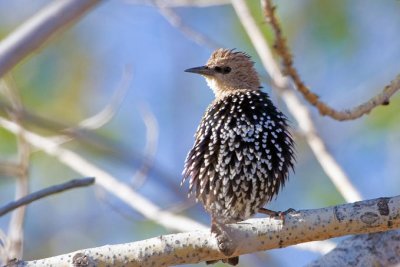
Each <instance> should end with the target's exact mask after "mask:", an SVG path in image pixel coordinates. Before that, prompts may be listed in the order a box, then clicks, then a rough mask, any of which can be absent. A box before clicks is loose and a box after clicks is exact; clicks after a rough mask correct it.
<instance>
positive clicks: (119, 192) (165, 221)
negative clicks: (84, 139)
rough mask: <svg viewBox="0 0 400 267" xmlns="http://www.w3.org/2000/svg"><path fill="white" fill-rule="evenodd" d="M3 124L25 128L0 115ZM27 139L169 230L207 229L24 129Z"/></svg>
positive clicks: (17, 131)
mask: <svg viewBox="0 0 400 267" xmlns="http://www.w3.org/2000/svg"><path fill="white" fill-rule="evenodd" d="M0 126H1V127H3V128H4V129H7V130H8V131H10V132H12V133H14V134H18V133H19V132H21V131H22V130H23V129H22V128H21V126H19V125H17V124H15V123H13V122H11V121H9V120H7V119H4V118H2V117H0ZM24 138H25V140H26V141H27V142H29V144H31V145H32V146H34V147H36V148H38V149H41V150H43V151H44V152H45V153H47V154H48V155H51V156H53V157H55V158H56V159H57V160H58V161H59V162H61V163H63V164H65V165H67V166H69V167H70V168H72V169H73V170H74V171H76V172H77V173H80V174H82V175H84V176H88V175H91V176H95V177H96V184H97V185H99V186H101V187H102V188H104V189H105V190H106V191H108V192H109V193H111V194H114V195H115V196H116V197H118V198H119V199H121V200H122V201H124V202H125V203H126V204H128V205H129V206H130V207H132V208H133V209H135V210H136V211H138V212H139V213H141V214H142V215H143V216H145V217H146V218H148V219H151V220H153V221H154V222H156V223H158V224H160V225H162V226H164V227H166V228H168V229H173V230H178V231H192V230H197V229H204V228H205V226H204V225H202V224H200V223H198V222H196V221H194V220H191V219H189V218H186V217H183V216H179V215H175V214H172V213H169V212H166V211H163V210H162V209H161V208H160V207H158V206H157V205H155V204H154V203H152V202H151V201H150V200H148V199H146V198H145V197H143V196H141V195H140V194H138V193H136V192H135V191H134V190H132V189H131V188H130V187H129V186H127V185H126V184H124V183H122V182H120V181H118V180H117V179H116V178H115V177H113V176H112V175H111V174H109V173H107V172H106V171H104V170H102V169H101V168H99V167H97V166H95V165H94V164H92V163H90V162H89V161H88V160H86V159H84V158H83V157H81V156H80V155H78V154H77V153H75V152H72V151H70V150H68V149H65V148H62V147H60V146H59V145H58V144H57V143H54V142H53V141H51V140H49V139H47V138H45V137H42V136H40V135H38V134H35V133H33V132H30V131H27V130H24Z"/></svg>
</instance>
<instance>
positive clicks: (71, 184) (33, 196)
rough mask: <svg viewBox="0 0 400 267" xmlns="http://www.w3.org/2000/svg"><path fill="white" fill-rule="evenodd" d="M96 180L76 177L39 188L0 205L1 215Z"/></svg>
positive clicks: (87, 184)
mask: <svg viewBox="0 0 400 267" xmlns="http://www.w3.org/2000/svg"><path fill="white" fill-rule="evenodd" d="M94 181H95V179H94V178H84V179H74V180H71V181H68V182H66V183H62V184H58V185H53V186H50V187H48V188H44V189H42V190H39V191H37V192H34V193H30V194H29V195H26V196H24V197H22V198H20V199H18V200H16V201H13V202H11V203H8V204H7V205H5V206H3V207H0V216H3V215H4V214H6V213H8V212H10V211H12V210H14V209H16V208H18V207H21V206H24V205H27V204H29V203H32V202H33V201H36V200H39V199H42V198H44V197H47V196H50V195H53V194H57V193H60V192H63V191H66V190H69V189H73V188H77V187H84V186H89V185H92V184H93V183H94Z"/></svg>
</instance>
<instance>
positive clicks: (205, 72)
mask: <svg viewBox="0 0 400 267" xmlns="http://www.w3.org/2000/svg"><path fill="white" fill-rule="evenodd" d="M185 72H191V73H197V74H200V75H206V76H210V75H213V74H214V70H213V69H210V68H209V67H207V66H201V67H196V68H191V69H187V70H185Z"/></svg>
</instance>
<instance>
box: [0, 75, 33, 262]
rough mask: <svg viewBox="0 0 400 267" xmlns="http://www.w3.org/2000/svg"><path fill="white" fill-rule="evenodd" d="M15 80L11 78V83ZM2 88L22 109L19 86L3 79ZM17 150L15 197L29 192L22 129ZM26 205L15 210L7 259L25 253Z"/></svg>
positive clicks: (14, 107)
mask: <svg viewBox="0 0 400 267" xmlns="http://www.w3.org/2000/svg"><path fill="white" fill-rule="evenodd" d="M12 82H13V80H12V79H9V83H12ZM1 89H2V92H3V94H4V95H5V97H6V98H8V100H9V101H10V102H11V105H12V106H13V109H14V110H21V109H22V102H21V99H20V96H19V94H18V90H17V87H16V86H15V85H14V86H12V88H11V87H10V86H9V85H8V84H7V83H5V82H3V81H1ZM10 116H11V117H12V118H13V120H14V121H15V123H17V124H20V120H19V118H18V116H15V113H10ZM17 151H18V163H17V165H18V172H17V175H16V186H15V199H19V198H21V197H24V196H26V195H27V194H28V193H29V179H28V169H29V159H30V147H29V144H28V143H27V142H26V141H25V139H24V138H23V134H22V131H21V132H20V133H19V134H18V135H17ZM25 211H26V210H25V207H21V208H19V209H17V210H15V211H14V212H13V214H12V215H11V219H10V222H9V227H8V236H7V242H6V245H5V250H6V255H7V259H6V261H8V260H10V259H13V258H21V257H22V253H23V242H24V221H25Z"/></svg>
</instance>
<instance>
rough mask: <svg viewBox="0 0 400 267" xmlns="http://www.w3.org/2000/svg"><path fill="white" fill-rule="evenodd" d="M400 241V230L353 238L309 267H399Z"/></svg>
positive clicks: (343, 242) (340, 244)
mask: <svg viewBox="0 0 400 267" xmlns="http://www.w3.org/2000/svg"><path fill="white" fill-rule="evenodd" d="M399 240H400V231H399V230H396V231H387V232H384V233H374V234H365V235H357V236H352V237H349V238H347V239H345V240H343V241H342V242H340V243H339V244H338V246H337V247H336V248H335V249H334V250H332V251H331V252H330V253H328V254H326V255H324V256H323V257H321V258H319V259H318V260H316V261H314V262H312V263H310V264H308V265H307V267H320V266H360V267H361V266H393V267H394V266H399V264H400V253H399V249H400V247H399ZM354 248H357V249H354Z"/></svg>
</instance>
